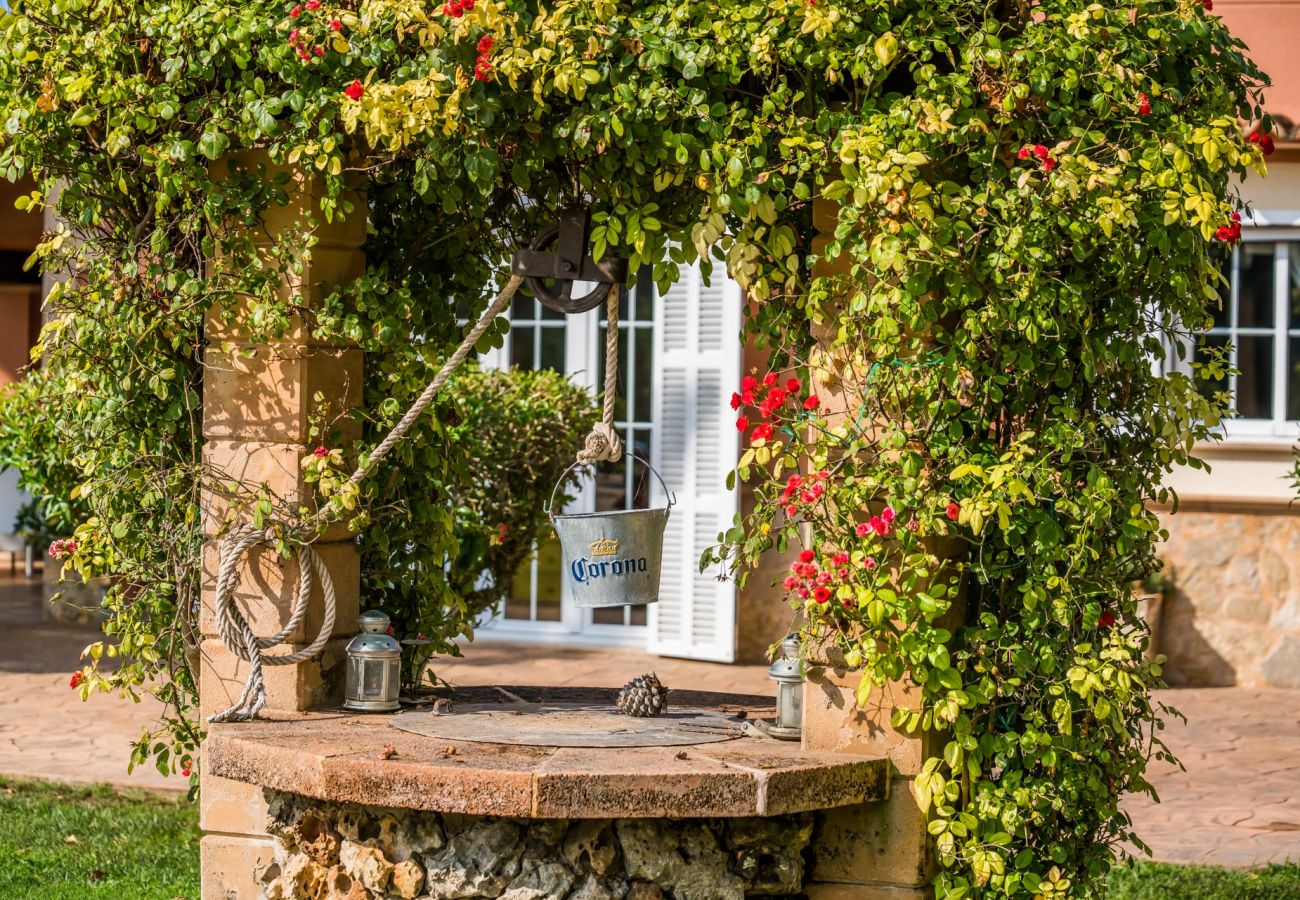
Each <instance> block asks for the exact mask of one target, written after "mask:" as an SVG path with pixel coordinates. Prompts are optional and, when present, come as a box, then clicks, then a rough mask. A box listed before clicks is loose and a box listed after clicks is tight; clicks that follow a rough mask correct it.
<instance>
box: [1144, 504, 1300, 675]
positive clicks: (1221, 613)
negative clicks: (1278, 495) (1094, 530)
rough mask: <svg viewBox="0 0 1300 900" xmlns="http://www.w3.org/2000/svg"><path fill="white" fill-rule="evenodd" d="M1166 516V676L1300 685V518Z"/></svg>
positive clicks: (1280, 513)
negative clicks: (1169, 583) (1169, 581)
mask: <svg viewBox="0 0 1300 900" xmlns="http://www.w3.org/2000/svg"><path fill="white" fill-rule="evenodd" d="M1163 518H1164V525H1165V527H1166V528H1168V529H1169V541H1168V542H1167V543H1166V544H1164V545H1163V546H1162V547H1161V549H1160V555H1161V557H1162V558H1163V559H1164V560H1165V563H1166V571H1167V572H1168V574H1169V575H1170V577H1171V579H1172V581H1173V589H1172V590H1171V591H1170V593H1169V594H1168V596H1167V597H1166V599H1165V604H1164V613H1163V616H1162V620H1163V621H1162V622H1161V627H1160V634H1159V641H1160V652H1162V653H1164V654H1165V655H1166V656H1167V657H1168V658H1169V662H1168V665H1167V666H1166V669H1165V678H1166V680H1167V681H1168V682H1169V683H1170V684H1172V685H1176V686H1180V687H1210V686H1226V685H1234V684H1236V685H1243V686H1246V687H1277V688H1300V515H1297V514H1296V512H1295V511H1292V510H1289V509H1288V508H1287V507H1285V506H1281V507H1277V508H1273V509H1262V510H1255V511H1251V510H1228V509H1214V510H1210V509H1196V508H1192V509H1189V508H1186V507H1184V508H1183V509H1181V510H1180V511H1179V512H1178V513H1177V514H1176V515H1168V514H1166V515H1165V516H1164V517H1163Z"/></svg>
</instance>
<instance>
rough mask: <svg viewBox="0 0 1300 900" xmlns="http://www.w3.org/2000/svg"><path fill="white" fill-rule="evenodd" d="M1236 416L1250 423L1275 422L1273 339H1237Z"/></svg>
mask: <svg viewBox="0 0 1300 900" xmlns="http://www.w3.org/2000/svg"><path fill="white" fill-rule="evenodd" d="M1237 368H1238V369H1239V370H1240V374H1238V375H1237V396H1236V406H1237V414H1238V415H1239V416H1243V417H1245V418H1247V419H1271V418H1273V339H1272V338H1271V337H1239V338H1238V339H1237Z"/></svg>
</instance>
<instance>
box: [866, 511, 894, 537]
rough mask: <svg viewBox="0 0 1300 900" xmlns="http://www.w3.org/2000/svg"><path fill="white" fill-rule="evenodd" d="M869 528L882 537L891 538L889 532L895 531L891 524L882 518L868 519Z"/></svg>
mask: <svg viewBox="0 0 1300 900" xmlns="http://www.w3.org/2000/svg"><path fill="white" fill-rule="evenodd" d="M867 526H868V527H870V528H871V530H872V531H874V532H875V533H876V534H878V535H880V536H881V537H889V532H890V531H892V530H893V528H892V527H891V526H890V524H889V523H888V522H886V521H885V520H884V519H882V518H881V517H880V516H872V517H871V518H870V519H868V520H867Z"/></svg>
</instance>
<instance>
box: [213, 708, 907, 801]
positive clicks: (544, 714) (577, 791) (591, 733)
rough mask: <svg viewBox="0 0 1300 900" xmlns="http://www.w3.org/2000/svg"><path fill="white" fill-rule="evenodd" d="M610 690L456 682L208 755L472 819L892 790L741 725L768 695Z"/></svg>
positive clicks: (324, 796) (237, 734) (238, 740)
mask: <svg viewBox="0 0 1300 900" xmlns="http://www.w3.org/2000/svg"><path fill="white" fill-rule="evenodd" d="M613 696H614V692H613V691H607V690H605V689H600V688H527V687H509V688H462V689H460V690H458V691H457V693H456V698H455V705H454V706H453V707H452V709H451V710H450V711H447V712H442V713H441V714H438V715H435V714H434V713H433V712H431V711H422V712H406V713H399V714H396V715H357V714H352V713H343V712H328V711H327V712H313V713H300V714H295V715H293V716H287V715H283V716H279V717H273V718H270V719H268V720H262V721H256V722H246V723H239V724H233V723H230V724H221V725H213V726H212V727H211V729H210V730H209V732H208V738H207V741H206V742H205V747H204V752H205V754H206V764H207V769H208V771H209V772H211V773H212V774H214V775H219V776H221V777H224V778H232V779H235V780H238V781H244V782H248V783H251V784H257V785H261V786H263V787H267V788H272V789H274V790H278V791H286V792H289V793H295V794H302V795H304V796H308V797H314V798H316V799H319V800H327V801H334V802H344V803H359V804H363V805H366V806H386V807H398V808H409V809H423V810H431V811H436V812H448V813H464V814H469V815H487V816H507V817H520V818H562V819H588V818H590V819H604V818H649V817H654V818H703V817H715V816H716V817H739V816H772V815H781V814H785V813H793V812H804V811H807V810H814V809H828V808H832V807H837V806H847V805H851V804H857V803H864V802H868V801H874V800H882V799H884V798H885V796H886V793H887V787H888V764H887V763H886V761H885V760H883V759H873V758H869V757H862V756H854V755H850V754H843V753H827V752H812V751H804V750H802V749H801V748H800V746H799V745H798V744H797V743H792V742H786V741H778V740H773V739H770V738H765V737H756V736H751V735H750V734H748V733H746V731H745V730H744V729H743V723H744V719H745V718H746V717H749V716H759V715H764V714H766V715H770V713H771V704H772V701H771V699H769V698H763V697H751V696H740V695H731V694H715V693H706V692H700V691H673V692H672V694H671V695H670V697H669V702H670V709H669V712H670V713H672V714H674V715H673V718H672V719H671V720H669V721H667V722H663V723H659V725H657V726H656V725H654V724H650V723H645V722H644V721H642V720H634V719H629V718H628V717H626V716H621V715H616V714H614V713H612V712H610V711H609V710H610V708H611V707H612V703H613ZM494 706H496V707H499V709H495V708H494ZM575 711H576V712H578V713H580V714H579V715H573V713H574V712H575ZM562 720H564V721H562ZM602 720H603V721H605V722H606V723H607V727H608V729H609V735H610V736H609V738H608V739H607V740H606V739H604V738H602V736H601V735H600V733H599V729H600V726H601V723H602ZM458 722H460V723H463V730H462V729H461V727H460V726H458V724H457V723H458ZM512 723H513V724H514V725H515V726H516V727H515V728H514V729H511V728H510V725H511V724H512ZM395 725H396V726H397V727H394V726H395ZM548 729H549V730H550V731H551V733H552V734H553V738H554V739H553V740H549V741H548V740H547V739H546V735H547V732H548ZM512 730H513V732H514V734H513V735H512V734H510V732H511V731H512ZM417 732H418V733H417ZM692 732H694V733H692ZM575 735H577V736H576V737H575ZM638 735H641V736H643V737H644V736H646V735H648V736H650V738H651V739H650V740H645V739H642V738H638V737H637V736H638ZM705 741H707V743H705ZM592 744H595V746H591V745H592ZM645 744H649V745H648V746H646V745H645Z"/></svg>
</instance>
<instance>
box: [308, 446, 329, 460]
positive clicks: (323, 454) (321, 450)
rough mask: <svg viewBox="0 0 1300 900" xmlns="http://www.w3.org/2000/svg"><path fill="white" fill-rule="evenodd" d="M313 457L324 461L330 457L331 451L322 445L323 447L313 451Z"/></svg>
mask: <svg viewBox="0 0 1300 900" xmlns="http://www.w3.org/2000/svg"><path fill="white" fill-rule="evenodd" d="M312 455H313V456H315V457H316V458H317V459H324V458H325V457H327V456H329V455H330V452H329V450H327V449H325V446H324V445H323V444H322V445H321V446H319V447H317V448H316V449H315V450H313V451H312Z"/></svg>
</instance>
